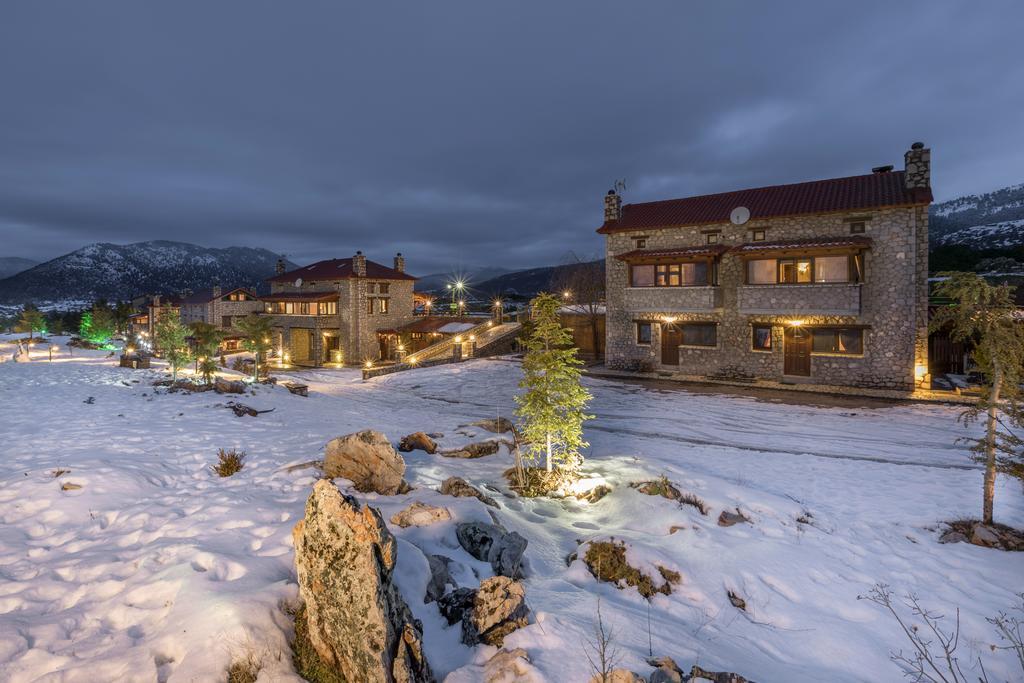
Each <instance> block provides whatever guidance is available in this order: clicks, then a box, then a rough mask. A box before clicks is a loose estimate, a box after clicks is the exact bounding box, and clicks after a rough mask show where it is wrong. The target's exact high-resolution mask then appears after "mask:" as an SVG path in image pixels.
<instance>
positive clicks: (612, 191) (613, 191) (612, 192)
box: [608, 190, 617, 196]
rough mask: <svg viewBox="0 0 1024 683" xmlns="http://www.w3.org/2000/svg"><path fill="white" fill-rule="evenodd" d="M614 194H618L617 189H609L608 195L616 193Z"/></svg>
mask: <svg viewBox="0 0 1024 683" xmlns="http://www.w3.org/2000/svg"><path fill="white" fill-rule="evenodd" d="M614 194H617V193H616V192H615V190H608V195H609V196H611V195H614Z"/></svg>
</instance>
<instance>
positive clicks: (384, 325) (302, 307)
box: [261, 251, 416, 366]
mask: <svg viewBox="0 0 1024 683" xmlns="http://www.w3.org/2000/svg"><path fill="white" fill-rule="evenodd" d="M415 281H416V278H414V277H413V276H411V275H409V274H407V273H406V272H405V259H404V258H403V257H402V255H401V254H398V255H396V256H395V258H394V264H393V267H391V268H388V267H387V266H384V265H381V264H379V263H376V262H374V261H370V260H368V259H367V258H366V257H365V256H364V255H363V253H362V252H361V251H357V252H356V254H355V256H353V257H352V258H346V259H330V260H327V261H318V262H317V263H313V264H311V265H308V266H304V267H302V268H297V269H295V270H292V271H290V272H285V270H284V264H283V262H279V263H278V273H277V274H276V275H275V276H274V277H272V278H269V279H268V280H267V282H269V283H270V288H271V291H270V294H269V295H266V296H263V297H261V298H262V300H263V302H264V312H265V314H266V315H270V316H272V317H273V322H274V340H273V346H274V351H275V352H276V353H277V354H278V355H279V357H280V358H281V359H282V360H284V361H286V362H289V363H294V364H299V365H314V366H319V365H323V364H325V363H330V364H349V365H358V364H360V363H365V362H366V361H375V360H378V359H391V358H393V357H395V355H396V354H397V348H395V345H396V344H397V339H396V337H395V336H394V335H393V334H390V331H393V330H394V329H396V328H399V327H401V326H403V325H405V324H406V323H409V322H411V321H412V317H413V284H414V283H415Z"/></svg>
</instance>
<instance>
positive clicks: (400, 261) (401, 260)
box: [395, 252, 405, 273]
mask: <svg viewBox="0 0 1024 683" xmlns="http://www.w3.org/2000/svg"><path fill="white" fill-rule="evenodd" d="M395 270H397V271H398V272H399V273H404V272H405V257H404V256H402V252H398V253H397V254H395Z"/></svg>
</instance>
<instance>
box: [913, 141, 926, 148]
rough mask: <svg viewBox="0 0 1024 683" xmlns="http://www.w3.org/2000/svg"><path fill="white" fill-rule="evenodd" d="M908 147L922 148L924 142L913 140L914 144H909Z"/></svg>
mask: <svg viewBox="0 0 1024 683" xmlns="http://www.w3.org/2000/svg"><path fill="white" fill-rule="evenodd" d="M910 149H924V143H923V142H915V143H914V144H912V145H911V146H910Z"/></svg>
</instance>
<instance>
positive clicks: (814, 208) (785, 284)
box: [598, 143, 932, 390]
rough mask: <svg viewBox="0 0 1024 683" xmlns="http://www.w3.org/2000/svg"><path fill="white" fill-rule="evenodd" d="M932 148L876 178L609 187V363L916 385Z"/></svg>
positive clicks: (923, 321)
mask: <svg viewBox="0 0 1024 683" xmlns="http://www.w3.org/2000/svg"><path fill="white" fill-rule="evenodd" d="M930 156H931V155H930V150H928V149H926V148H925V147H924V145H923V144H922V143H915V144H914V145H913V146H912V147H911V149H910V150H909V151H908V152H907V153H906V154H905V157H904V162H905V167H904V170H902V171H894V170H893V168H892V166H883V167H878V168H875V169H873V172H872V173H870V174H868V175H860V176H853V177H848V178H835V179H830V180H818V181H812V182H805V183H796V184H792V185H778V186H773V187H763V188H757V189H750V190H739V191H735V192H725V193H722V194H714V195H705V196H699V197H689V198H685V199H670V200H665V201H657V202H648V203H643V204H630V205H626V206H622V204H621V199H620V197H619V195H618V194H616V193H615V191H610V192H609V193H608V194H607V196H606V197H605V220H604V224H603V225H602V226H601V228H599V229H598V232H599V233H601V234H603V235H605V237H606V255H605V258H606V278H607V282H606V286H607V322H606V326H607V349H606V362H607V364H608V365H609V366H610V367H614V368H623V369H661V370H671V371H674V372H678V373H680V374H682V375H688V376H694V377H708V376H710V377H717V378H728V379H743V380H749V379H767V380H774V381H779V382H783V383H799V382H806V383H814V384H821V385H835V386H854V387H870V388H883V389H898V390H911V389H913V388H915V387H916V386H926V385H927V383H928V382H929V381H930V378H929V376H928V290H927V278H928V205H929V204H930V203H931V201H932V193H931V183H930V175H931V168H930V167H931V159H930Z"/></svg>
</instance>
